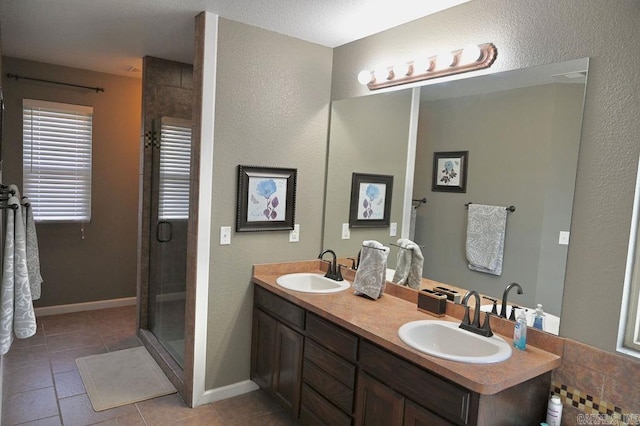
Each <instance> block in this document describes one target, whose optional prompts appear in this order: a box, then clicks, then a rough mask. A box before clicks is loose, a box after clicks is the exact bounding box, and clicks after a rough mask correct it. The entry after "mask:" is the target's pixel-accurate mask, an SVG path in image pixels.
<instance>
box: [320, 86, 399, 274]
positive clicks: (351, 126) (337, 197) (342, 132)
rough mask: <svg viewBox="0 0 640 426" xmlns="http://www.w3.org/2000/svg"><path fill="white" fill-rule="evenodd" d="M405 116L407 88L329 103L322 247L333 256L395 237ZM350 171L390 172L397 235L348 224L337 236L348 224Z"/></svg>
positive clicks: (392, 219)
mask: <svg viewBox="0 0 640 426" xmlns="http://www.w3.org/2000/svg"><path fill="white" fill-rule="evenodd" d="M410 116H411V90H405V91H399V92H393V93H387V94H384V95H382V96H367V97H363V98H358V99H343V100H341V101H338V102H334V103H333V104H332V106H331V130H330V140H331V144H330V146H329V160H328V164H327V190H326V191H327V195H326V206H325V218H324V247H325V248H330V249H333V250H335V252H336V253H337V254H338V256H340V257H355V256H356V255H357V254H358V251H359V250H360V247H362V241H364V240H377V241H380V242H382V243H384V244H385V245H386V244H388V243H389V242H395V241H396V240H397V239H398V238H399V237H400V231H401V229H402V210H403V205H404V187H405V173H406V170H407V168H406V165H407V141H408V140H409V119H410ZM353 172H357V173H370V174H381V175H391V176H393V191H392V194H391V195H392V197H391V213H390V223H393V222H395V223H397V225H398V228H397V235H398V237H395V238H393V237H390V236H389V227H388V226H387V227H383V228H351V238H350V239H348V240H343V239H342V224H343V223H349V210H350V209H349V206H350V202H351V177H352V173H353ZM392 253H393V256H390V259H389V263H390V267H395V257H396V255H395V250H392Z"/></svg>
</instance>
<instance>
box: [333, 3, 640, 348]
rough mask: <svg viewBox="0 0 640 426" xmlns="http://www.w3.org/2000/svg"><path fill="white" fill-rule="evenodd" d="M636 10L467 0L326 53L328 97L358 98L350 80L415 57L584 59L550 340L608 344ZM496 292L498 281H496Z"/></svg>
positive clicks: (628, 200) (638, 63) (628, 201)
mask: <svg viewBox="0 0 640 426" xmlns="http://www.w3.org/2000/svg"><path fill="white" fill-rule="evenodd" d="M638 22H640V3H638V2H637V1H636V0H616V1H607V2H603V1H600V0H564V1H561V2H558V1H555V0H539V1H524V0H518V1H511V0H475V1H472V2H469V3H465V4H463V5H461V6H458V7H455V8H453V9H449V10H446V11H444V12H441V13H438V14H435V15H433V16H430V17H426V18H423V19H420V20H417V21H413V22H411V23H408V24H405V25H402V26H400V27H397V28H394V29H391V30H389V31H386V32H383V33H380V34H378V35H374V36H371V37H367V38H365V39H363V40H360V41H356V42H353V43H351V44H348V45H345V46H342V47H339V48H337V49H335V51H334V62H333V80H332V98H333V99H342V98H345V97H353V96H359V95H362V94H364V93H366V88H365V87H363V86H361V85H359V84H358V82H357V80H356V76H357V74H358V72H359V71H360V70H361V69H366V68H371V67H374V66H375V65H376V64H377V63H378V62H380V61H386V60H389V61H393V60H394V59H396V58H400V57H406V56H407V55H410V54H411V53H412V52H420V51H423V50H424V49H435V50H439V49H454V48H460V47H462V46H464V45H466V44H468V43H482V42H493V43H494V44H495V45H496V46H497V47H498V57H497V60H496V62H495V64H494V65H493V67H492V70H493V71H498V70H507V69H514V68H522V67H527V66H532V65H538V64H544V63H551V62H559V61H565V60H569V59H576V58H581V57H590V58H591V61H590V64H589V78H588V80H589V81H588V84H587V93H586V101H585V102H586V103H585V113H584V124H583V132H582V139H581V146H580V154H579V159H578V173H577V181H576V192H575V201H574V208H573V219H572V226H571V231H572V232H571V244H570V246H569V253H568V260H567V274H566V284H565V292H564V298H563V305H562V314H563V315H562V323H561V329H560V333H561V335H563V336H567V337H571V338H574V339H576V340H578V341H581V342H584V343H588V344H591V345H594V346H597V347H600V348H603V349H607V350H609V351H613V350H614V349H615V345H616V335H617V329H618V313H619V312H620V305H621V298H622V288H623V282H624V272H625V259H626V254H627V245H628V241H629V229H630V222H631V209H632V202H633V190H634V182H635V174H636V169H637V164H638V154H639V152H640V144H638V135H640V120H638V119H637V117H638V116H639V115H640V99H638V98H639V96H640V90H638V81H639V80H640V78H639V76H638V70H639V69H640V56H638V55H636V54H633V53H631V52H632V51H633V46H635V45H636V44H637V37H638ZM505 284H506V283H505Z"/></svg>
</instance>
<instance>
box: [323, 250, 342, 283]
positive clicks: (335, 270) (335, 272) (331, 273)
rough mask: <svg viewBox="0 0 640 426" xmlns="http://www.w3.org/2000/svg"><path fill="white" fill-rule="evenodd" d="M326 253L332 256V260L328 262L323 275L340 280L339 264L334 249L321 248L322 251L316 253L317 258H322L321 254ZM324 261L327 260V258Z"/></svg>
mask: <svg viewBox="0 0 640 426" xmlns="http://www.w3.org/2000/svg"><path fill="white" fill-rule="evenodd" d="M327 253H329V254H330V255H331V256H333V260H332V261H331V262H329V270H328V271H327V273H326V274H325V275H324V276H325V277H326V278H329V279H332V280H334V281H342V273H341V272H340V265H338V258H337V256H336V252H335V251H333V250H329V249H326V250H323V251H322V253H320V254H319V255H318V259H320V260H324V259H323V256H324V255H325V254H327ZM324 261H325V262H328V261H327V260H324Z"/></svg>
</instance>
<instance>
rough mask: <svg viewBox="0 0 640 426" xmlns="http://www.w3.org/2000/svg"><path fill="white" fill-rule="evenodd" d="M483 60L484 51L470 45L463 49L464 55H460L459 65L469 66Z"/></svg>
mask: <svg viewBox="0 0 640 426" xmlns="http://www.w3.org/2000/svg"><path fill="white" fill-rule="evenodd" d="M481 58H482V51H481V50H480V48H479V47H478V46H477V45H475V44H470V45H468V46H465V47H464V49H462V53H461V54H460V60H459V61H458V63H459V64H460V65H468V64H472V63H474V62H478V61H479V60H480V59H481Z"/></svg>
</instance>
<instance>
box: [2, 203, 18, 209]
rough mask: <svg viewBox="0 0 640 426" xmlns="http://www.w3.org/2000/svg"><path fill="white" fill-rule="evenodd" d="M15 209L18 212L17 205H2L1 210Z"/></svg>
mask: <svg viewBox="0 0 640 426" xmlns="http://www.w3.org/2000/svg"><path fill="white" fill-rule="evenodd" d="M5 209H13V210H18V205H17V204H0V210H5Z"/></svg>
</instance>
